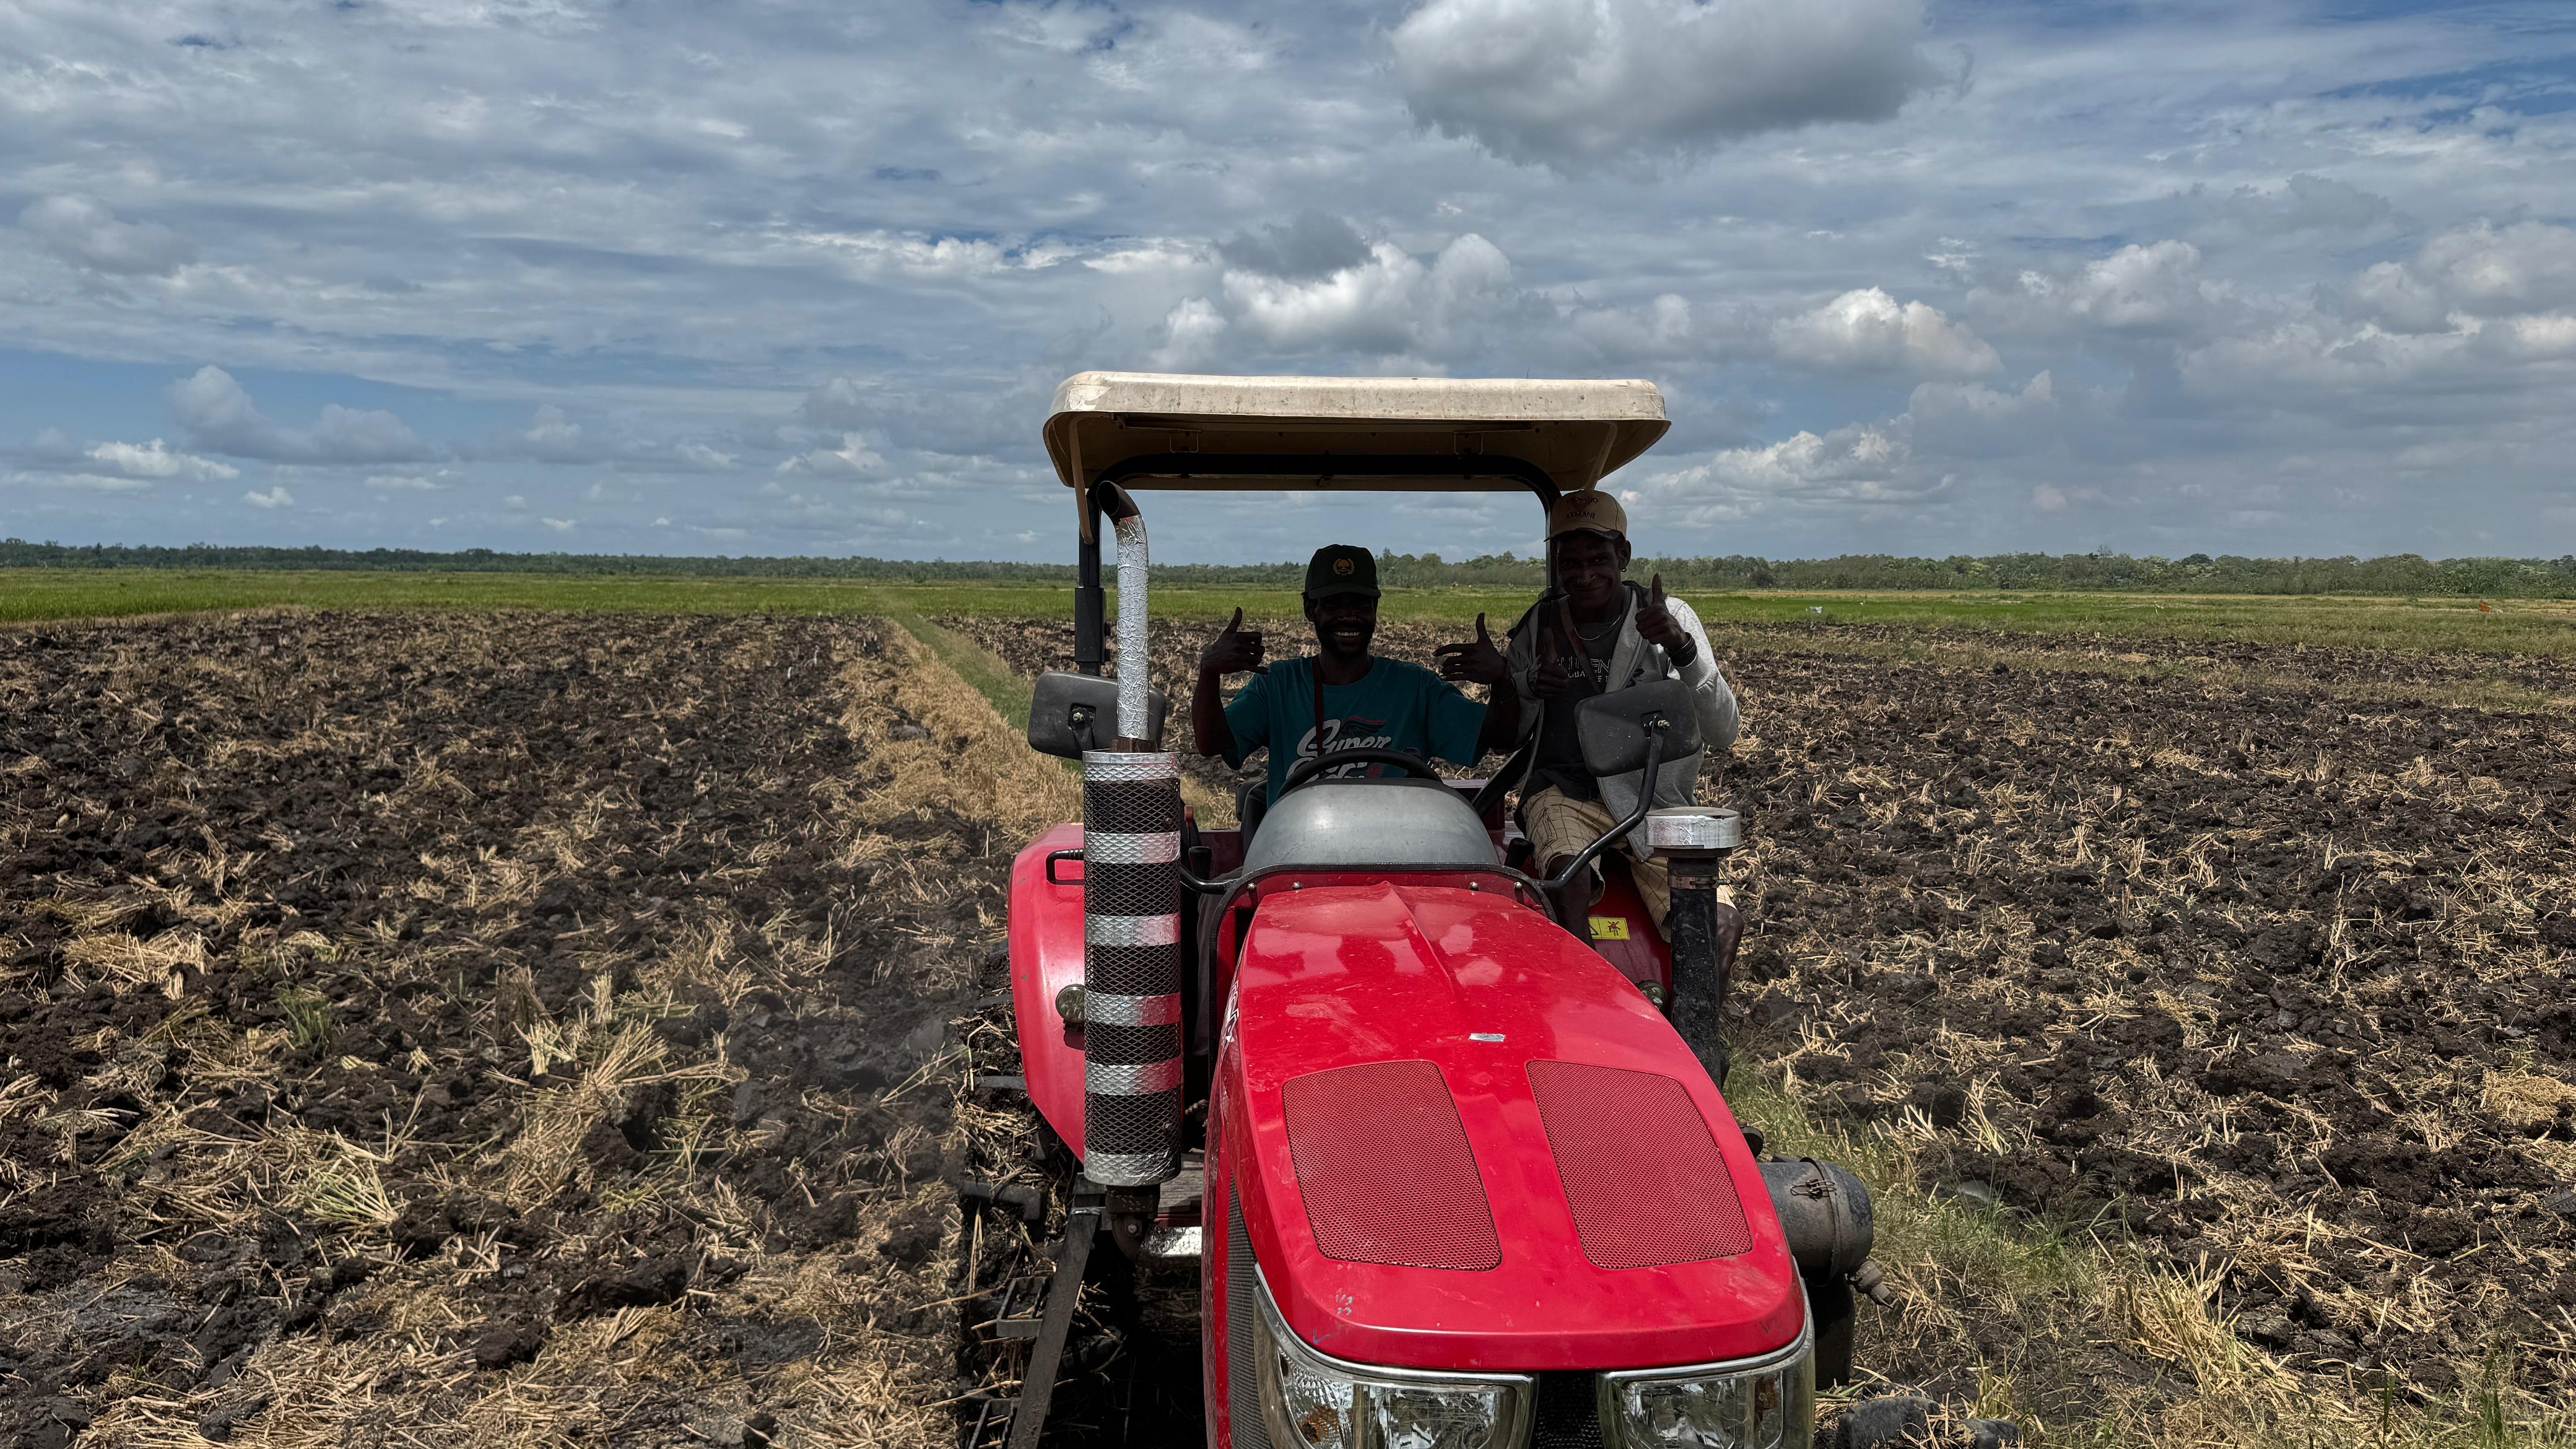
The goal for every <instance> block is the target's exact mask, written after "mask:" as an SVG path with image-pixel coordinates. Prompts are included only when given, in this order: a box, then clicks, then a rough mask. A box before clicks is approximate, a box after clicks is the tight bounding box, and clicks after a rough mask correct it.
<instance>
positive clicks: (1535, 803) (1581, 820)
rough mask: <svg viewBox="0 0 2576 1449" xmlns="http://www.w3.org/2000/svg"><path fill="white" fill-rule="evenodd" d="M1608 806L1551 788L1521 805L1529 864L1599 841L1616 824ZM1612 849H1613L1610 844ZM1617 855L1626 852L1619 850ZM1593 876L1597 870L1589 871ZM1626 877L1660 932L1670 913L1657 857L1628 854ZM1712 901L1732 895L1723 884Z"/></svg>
mask: <svg viewBox="0 0 2576 1449" xmlns="http://www.w3.org/2000/svg"><path fill="white" fill-rule="evenodd" d="M1618 823H1619V821H1618V819H1617V817H1615V816H1613V815H1612V814H1611V813H1610V807H1608V806H1606V805H1604V804H1602V803H1601V802H1600V801H1598V800H1569V799H1567V798H1566V795H1565V792H1564V791H1562V790H1559V789H1558V788H1556V787H1555V786H1554V785H1550V786H1548V787H1547V788H1546V789H1544V790H1541V791H1539V792H1538V793H1537V794H1535V795H1532V796H1530V797H1529V798H1528V799H1526V800H1523V801H1522V802H1521V829H1522V830H1523V831H1524V832H1525V833H1527V834H1528V836H1529V839H1530V849H1531V851H1532V859H1531V864H1532V865H1533V866H1535V867H1536V868H1538V869H1540V870H1542V871H1544V870H1545V869H1546V867H1547V863H1548V862H1549V861H1550V860H1571V859H1573V858H1574V856H1575V855H1576V854H1577V853H1579V852H1580V851H1581V850H1582V849H1583V847H1585V846H1587V845H1590V844H1591V843H1592V842H1594V841H1596V840H1598V839H1600V838H1601V836H1602V834H1603V833H1604V832H1605V831H1607V830H1609V828H1610V827H1611V826H1613V825H1616V824H1618ZM1611 849H1613V850H1618V849H1619V847H1617V846H1615V845H1614V846H1612V847H1611ZM1620 853H1621V854H1623V855H1627V852H1625V851H1621V852H1620ZM1592 873H1593V875H1594V877H1595V878H1598V877H1599V876H1600V874H1601V867H1600V866H1598V865H1595V866H1594V867H1593V868H1592ZM1628 878H1629V879H1631V880H1633V881H1635V882H1636V883H1637V894H1638V895H1639V896H1641V897H1643V898H1644V899H1645V902H1646V912H1647V914H1649V915H1651V916H1653V917H1654V918H1655V929H1656V930H1658V931H1661V930H1663V929H1665V926H1664V922H1665V920H1666V919H1667V918H1668V917H1670V916H1671V914H1672V910H1673V871H1672V867H1671V866H1670V865H1668V864H1666V863H1665V861H1664V860H1663V858H1662V857H1660V856H1651V855H1650V856H1648V857H1646V858H1645V859H1643V860H1639V859H1638V858H1637V857H1636V856H1634V855H1628ZM1717 898H1718V899H1719V900H1720V901H1723V902H1725V903H1726V904H1728V905H1733V904H1735V891H1734V889H1733V888H1732V887H1729V886H1719V887H1718V888H1717Z"/></svg>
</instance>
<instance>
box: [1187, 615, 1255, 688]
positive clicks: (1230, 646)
mask: <svg viewBox="0 0 2576 1449" xmlns="http://www.w3.org/2000/svg"><path fill="white" fill-rule="evenodd" d="M1264 642H1265V641H1264V640H1263V638H1262V635H1261V631H1260V630H1258V629H1246V628H1245V627H1243V611H1242V610H1241V609H1237V610H1235V611H1234V618H1233V619H1232V620H1231V621H1229V622H1228V623H1227V624H1226V626H1225V627H1224V628H1223V629H1220V630H1218V631H1217V636H1216V637H1215V638H1214V639H1212V640H1210V641H1208V646H1207V648H1205V649H1203V650H1201V651H1199V672H1200V673H1201V674H1214V675H1218V676H1220V677H1221V676H1224V675H1228V674H1240V673H1242V672H1243V671H1244V670H1247V669H1249V670H1251V671H1252V672H1253V673H1255V674H1267V673H1269V672H1270V671H1269V670H1267V669H1265V668H1263V667H1262V664H1261V654H1262V648H1263V645H1264Z"/></svg>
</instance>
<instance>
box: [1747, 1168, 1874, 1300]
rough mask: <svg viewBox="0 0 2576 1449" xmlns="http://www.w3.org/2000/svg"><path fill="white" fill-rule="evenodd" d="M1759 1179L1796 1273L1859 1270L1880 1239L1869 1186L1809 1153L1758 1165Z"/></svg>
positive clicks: (1813, 1275)
mask: <svg viewBox="0 0 2576 1449" xmlns="http://www.w3.org/2000/svg"><path fill="white" fill-rule="evenodd" d="M1762 1181H1763V1184H1764V1185H1765V1186H1767V1187H1769V1188H1770V1189H1771V1206H1772V1207H1773V1209H1775V1210H1776V1211H1777V1212H1778V1213H1779V1214H1780V1231H1781V1232H1782V1233H1783V1234H1785V1235H1786V1236H1787V1237H1788V1239H1789V1256H1790V1257H1791V1258H1792V1259H1794V1260H1795V1261H1796V1262H1797V1264H1798V1273H1799V1276H1801V1277H1804V1278H1807V1279H1809V1280H1810V1281H1813V1280H1816V1279H1832V1280H1836V1281H1839V1280H1841V1279H1843V1278H1846V1277H1849V1276H1850V1275H1851V1274H1853V1273H1857V1272H1859V1271H1860V1266H1861V1264H1863V1263H1866V1262H1868V1261H1869V1252H1870V1248H1871V1247H1872V1246H1873V1245H1874V1244H1875V1243H1876V1241H1877V1238H1878V1216H1877V1213H1876V1212H1875V1211H1874V1210H1873V1209H1872V1208H1871V1206H1870V1202H1869V1188H1868V1187H1866V1186H1865V1185H1863V1184H1862V1182H1861V1180H1860V1179H1859V1178H1857V1177H1854V1176H1852V1175H1851V1173H1849V1172H1848V1171H1845V1170H1844V1169H1842V1168H1839V1167H1836V1166H1834V1165H1833V1164H1832V1163H1830V1162H1818V1161H1816V1160H1815V1159H1814V1158H1812V1157H1799V1158H1791V1159H1787V1160H1784V1161H1774V1162H1765V1163H1763V1164H1762Z"/></svg>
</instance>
